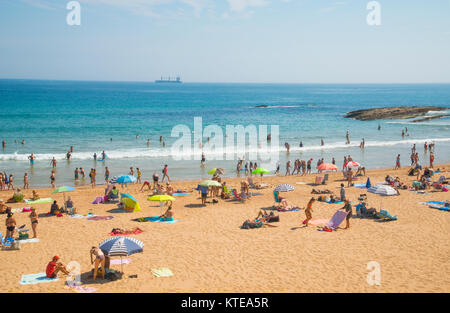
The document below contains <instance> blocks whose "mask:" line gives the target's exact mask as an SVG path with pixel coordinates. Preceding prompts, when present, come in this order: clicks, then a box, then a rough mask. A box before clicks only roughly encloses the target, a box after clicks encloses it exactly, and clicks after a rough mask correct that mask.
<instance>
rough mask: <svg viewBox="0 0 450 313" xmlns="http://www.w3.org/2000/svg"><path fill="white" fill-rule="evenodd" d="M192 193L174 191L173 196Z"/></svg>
mask: <svg viewBox="0 0 450 313" xmlns="http://www.w3.org/2000/svg"><path fill="white" fill-rule="evenodd" d="M189 195H190V193H188V192H178V193H174V194H172V196H174V197H176V196H189Z"/></svg>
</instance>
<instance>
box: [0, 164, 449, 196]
mask: <svg viewBox="0 0 450 313" xmlns="http://www.w3.org/2000/svg"><path fill="white" fill-rule="evenodd" d="M425 167H427V166H424V165H422V168H425ZM406 168H408V169H409V168H411V166H404V167H402V168H400V169H399V170H395V169H394V168H387V167H384V168H366V176H368V175H367V174H369V173H373V174H378V173H379V172H389V171H393V172H394V173H395V172H396V171H402V170H405V169H406ZM434 168H435V170H437V169H438V168H439V169H441V170H442V169H448V170H449V171H450V162H448V163H439V164H434ZM313 170H315V171H317V169H315V168H313ZM281 172H282V170H281V169H280V173H281ZM327 173H328V174H330V175H331V174H333V175H336V174H337V175H339V174H340V175H342V169H340V170H338V171H334V172H329V171H326V172H322V173H317V172H312V173H311V174H307V175H305V176H302V175H297V174H295V175H288V176H285V175H264V176H263V180H267V179H275V178H276V179H282V178H289V177H297V178H298V179H305V178H308V177H316V176H317V175H324V174H327ZM158 175H159V174H158ZM160 176H161V175H160ZM208 176H211V177H212V175H210V174H208ZM221 177H222V178H223V179H222V181H231V182H238V181H241V180H244V179H245V180H246V179H247V177H252V178H253V179H254V180H256V181H259V180H260V179H261V176H259V175H252V176H246V175H241V176H227V175H226V174H225V175H221ZM160 179H161V177H160ZM207 179H210V178H199V179H171V180H170V183H171V184H183V185H186V184H198V183H199V182H201V181H203V180H207ZM86 180H88V179H86ZM146 180H148V181H149V182H150V183H151V184H152V183H153V180H152V179H151V178H148V179H144V178H143V179H142V183H141V184H137V183H136V184H133V183H129V184H128V185H129V186H139V187H141V186H142V184H143V183H144V181H146ZM165 182H166V181H165ZM165 182H164V183H165ZM159 183H161V180H160V181H159ZM68 185H70V186H73V187H76V188H77V190H95V189H96V188H103V187H105V186H106V185H107V184H106V183H105V182H104V181H102V183H99V184H97V185H96V186H95V187H94V188H92V186H91V184H89V183H88V184H84V185H77V184H72V185H71V184H68ZM117 185H118V186H120V184H117ZM61 186H64V185H58V184H56V188H58V187H61ZM22 187H23V186H22ZM22 187H18V186H15V189H17V188H20V189H21V190H22V192H23V191H28V190H29V191H30V192H31V191H32V190H41V191H46V190H53V189H54V188H52V187H51V186H49V187H32V186H30V188H28V189H23V188H22ZM3 192H14V190H13V189H11V190H0V195H1V194H2V193H3Z"/></svg>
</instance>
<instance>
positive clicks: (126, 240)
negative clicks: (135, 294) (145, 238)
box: [99, 236, 144, 272]
mask: <svg viewBox="0 0 450 313" xmlns="http://www.w3.org/2000/svg"><path fill="white" fill-rule="evenodd" d="M99 248H100V250H102V251H103V253H105V254H106V255H108V256H110V257H111V256H120V259H121V260H122V257H123V256H129V255H132V254H135V253H140V252H142V251H144V243H143V242H142V241H140V240H137V239H135V238H131V237H122V236H120V237H114V238H109V239H106V240H104V241H102V242H101V243H100V244H99ZM120 263H121V266H122V272H123V264H122V262H120Z"/></svg>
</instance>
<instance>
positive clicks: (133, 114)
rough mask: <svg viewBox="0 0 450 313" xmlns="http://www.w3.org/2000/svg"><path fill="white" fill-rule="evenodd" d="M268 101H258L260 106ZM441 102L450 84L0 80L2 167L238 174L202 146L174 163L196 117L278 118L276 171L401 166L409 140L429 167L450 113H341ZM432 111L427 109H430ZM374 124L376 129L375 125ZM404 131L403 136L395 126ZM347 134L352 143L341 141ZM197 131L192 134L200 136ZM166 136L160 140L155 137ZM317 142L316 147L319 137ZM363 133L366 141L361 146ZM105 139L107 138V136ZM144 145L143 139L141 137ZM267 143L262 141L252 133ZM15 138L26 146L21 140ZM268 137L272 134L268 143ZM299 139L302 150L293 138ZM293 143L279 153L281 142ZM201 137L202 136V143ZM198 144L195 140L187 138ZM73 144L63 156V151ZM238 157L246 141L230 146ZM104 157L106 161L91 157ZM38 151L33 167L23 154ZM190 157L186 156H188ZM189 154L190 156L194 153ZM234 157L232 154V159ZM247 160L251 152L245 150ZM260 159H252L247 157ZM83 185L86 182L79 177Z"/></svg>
mask: <svg viewBox="0 0 450 313" xmlns="http://www.w3.org/2000/svg"><path fill="white" fill-rule="evenodd" d="M261 105H263V106H267V107H257V106H261ZM425 105H426V106H431V105H435V106H444V107H448V108H449V109H448V110H447V111H445V113H449V112H450V84H411V85H402V84H394V85H387V84H379V85H377V84H345V85H337V84H333V85H328V84H219V83H214V84H212V83H211V84H209V83H183V84H156V83H144V82H81V81H80V82H78V81H43V80H0V116H1V119H0V121H1V122H0V131H1V132H0V134H1V135H0V141H1V140H5V141H6V147H5V148H4V149H2V150H0V171H2V172H3V171H6V172H7V173H8V174H10V173H12V174H14V176H15V177H16V178H15V181H16V183H17V184H18V185H21V182H22V178H23V174H24V173H25V172H28V175H29V177H30V184H31V186H32V187H49V186H50V179H49V177H50V172H51V169H52V167H51V164H50V160H51V159H52V157H55V158H56V159H57V160H58V164H57V172H56V184H57V185H74V175H73V172H74V170H75V168H76V167H78V168H79V167H83V168H84V169H85V171H86V174H87V173H88V172H89V170H90V169H91V168H97V173H98V175H97V182H99V183H100V182H103V173H104V167H105V166H108V168H109V169H110V171H111V176H120V175H123V174H128V172H129V168H130V167H131V166H132V167H134V168H136V167H139V168H140V169H141V171H142V173H143V179H149V178H151V176H152V175H153V173H155V172H157V173H158V174H161V170H162V168H163V166H164V164H168V166H169V175H170V177H171V179H175V180H181V179H192V180H195V179H203V178H206V177H209V176H210V175H208V174H207V171H208V170H209V169H211V168H215V167H222V168H224V169H225V170H226V171H227V173H226V176H236V170H235V168H236V163H237V161H236V160H214V159H213V158H214V157H217V155H213V154H210V155H208V153H206V159H207V161H206V164H205V167H204V168H202V167H201V166H200V161H199V160H198V158H199V157H200V155H196V157H197V159H196V160H193V159H192V160H176V159H174V157H180V156H184V157H185V158H186V156H187V155H186V153H178V154H177V153H174V152H173V151H172V149H171V147H172V145H173V144H174V143H175V142H176V141H177V140H178V137H171V134H172V130H173V128H174V127H175V126H176V125H186V127H188V128H189V129H190V130H194V118H195V117H201V118H202V124H203V127H206V126H208V125H218V126H220V127H221V128H222V129H223V132H224V133H225V130H226V125H243V126H248V125H255V126H256V127H259V126H260V125H268V129H269V132H270V129H271V128H270V126H271V125H279V134H280V138H279V147H277V149H278V151H279V159H280V163H281V172H282V173H284V168H285V166H284V164H285V162H286V160H287V159H290V160H292V161H293V160H295V159H304V160H307V159H309V158H314V161H313V164H315V162H316V161H317V159H318V158H324V159H325V162H330V161H331V158H332V157H335V159H336V161H337V165H338V166H339V167H341V166H342V161H343V156H344V155H351V156H352V157H353V159H354V160H356V161H358V162H360V163H361V164H363V165H364V166H365V167H366V168H387V167H394V165H395V157H396V155H397V154H401V158H402V165H408V164H409V163H410V159H409V154H410V151H411V147H412V145H413V144H414V143H415V144H416V145H417V151H418V152H419V157H420V160H421V163H422V164H424V165H425V164H428V156H427V155H426V154H425V153H424V149H423V144H424V142H425V141H427V142H432V141H434V142H435V145H436V146H435V162H436V163H444V162H449V161H450V118H448V117H447V118H442V119H435V120H430V121H427V122H420V123H412V122H411V120H380V121H357V120H352V119H346V118H344V115H345V113H346V112H349V111H352V110H359V109H367V108H373V107H385V106H425ZM433 114H437V113H436V112H429V113H428V115H433ZM378 125H381V130H380V131H379V130H377V127H378ZM405 127H407V128H408V136H405V137H404V138H402V136H401V132H402V129H405ZM347 131H349V133H350V139H351V144H350V145H346V144H345V134H346V132H347ZM197 135H198V133H197ZM160 136H163V141H164V143H165V147H163V144H162V143H161V142H160V141H159V138H160ZM322 138H323V140H324V144H325V145H324V146H321V142H320V141H321V139H322ZM362 138H364V139H365V142H366V148H365V149H360V148H359V144H360V142H361V140H362ZM111 139H112V140H111ZM148 139H150V145H149V146H147V140H148ZM260 139H261V140H262V141H265V138H259V139H258V140H260ZM22 140H25V144H24V145H22V144H21V142H22ZM272 141H274V140H272ZM300 141H302V142H303V145H304V146H303V148H300V147H299V142H300ZM285 142H288V143H289V144H290V146H291V151H290V153H289V154H287V153H286V151H285V148H284V143H285ZM207 143H208V139H207V137H206V136H205V137H204V138H203V144H204V145H207ZM196 144H197V143H195V142H192V145H196ZM70 146H73V148H74V152H73V154H72V159H71V160H70V161H68V160H66V159H65V157H66V152H67V151H68V150H69V148H70ZM237 149H238V151H239V153H238V154H237V156H239V155H242V154H244V153H245V149H246V147H245V146H244V145H240V146H238V147H237ZM103 150H104V151H105V152H106V154H107V159H106V161H105V162H99V161H94V159H93V154H94V153H97V155H99V158H100V154H101V152H102V151H103ZM31 153H34V154H35V155H36V157H37V159H36V162H35V164H34V165H33V166H31V165H30V162H29V161H28V156H29V155H30V154H31ZM188 154H189V153H188ZM192 156H193V155H192ZM237 156H236V157H237ZM247 157H248V156H247ZM252 161H257V162H258V163H261V162H260V161H259V160H252ZM83 183H89V182H88V181H87V179H86V181H85V182H79V184H83Z"/></svg>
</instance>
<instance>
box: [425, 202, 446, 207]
mask: <svg viewBox="0 0 450 313" xmlns="http://www.w3.org/2000/svg"><path fill="white" fill-rule="evenodd" d="M420 204H425V205H427V204H435V205H436V204H437V205H440V206H445V202H441V201H425V202H420Z"/></svg>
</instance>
